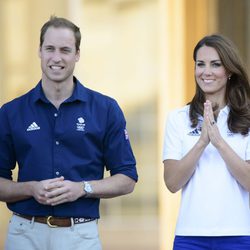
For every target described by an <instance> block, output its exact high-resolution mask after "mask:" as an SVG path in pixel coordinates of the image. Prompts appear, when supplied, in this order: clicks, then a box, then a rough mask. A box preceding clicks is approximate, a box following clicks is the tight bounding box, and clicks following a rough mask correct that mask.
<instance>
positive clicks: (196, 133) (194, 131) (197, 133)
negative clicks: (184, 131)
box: [188, 128, 201, 136]
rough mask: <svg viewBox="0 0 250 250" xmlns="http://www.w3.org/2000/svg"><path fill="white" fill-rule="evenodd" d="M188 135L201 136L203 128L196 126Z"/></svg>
mask: <svg viewBox="0 0 250 250" xmlns="http://www.w3.org/2000/svg"><path fill="white" fill-rule="evenodd" d="M188 135H191V136H200V135H201V128H196V129H194V130H193V131H190V132H189V133H188Z"/></svg>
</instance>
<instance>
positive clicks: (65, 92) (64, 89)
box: [42, 79, 74, 109]
mask: <svg viewBox="0 0 250 250" xmlns="http://www.w3.org/2000/svg"><path fill="white" fill-rule="evenodd" d="M42 88H43V91H44V94H45V96H46V97H47V99H48V100H49V101H50V102H51V103H52V104H53V105H54V106H55V107H56V108H57V109H59V107H60V105H61V104H62V103H63V102H64V101H65V100H66V99H68V98H69V97H70V96H71V95H72V93H73V90H74V82H73V79H72V81H64V82H51V81H47V80H44V79H42Z"/></svg>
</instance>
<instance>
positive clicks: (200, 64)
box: [196, 62, 205, 67]
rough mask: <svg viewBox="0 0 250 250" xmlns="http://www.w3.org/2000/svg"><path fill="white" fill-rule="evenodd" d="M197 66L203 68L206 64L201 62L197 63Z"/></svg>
mask: <svg viewBox="0 0 250 250" xmlns="http://www.w3.org/2000/svg"><path fill="white" fill-rule="evenodd" d="M196 65H197V66H198V67H203V66H204V65H205V64H204V63H201V62H198V63H196Z"/></svg>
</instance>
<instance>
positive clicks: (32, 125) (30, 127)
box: [26, 122, 40, 131]
mask: <svg viewBox="0 0 250 250" xmlns="http://www.w3.org/2000/svg"><path fill="white" fill-rule="evenodd" d="M39 129H40V127H39V126H38V125H37V124H36V123H35V122H32V123H31V124H30V125H29V127H28V128H27V129H26V131H34V130H39Z"/></svg>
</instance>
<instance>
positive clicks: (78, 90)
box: [32, 77, 87, 103]
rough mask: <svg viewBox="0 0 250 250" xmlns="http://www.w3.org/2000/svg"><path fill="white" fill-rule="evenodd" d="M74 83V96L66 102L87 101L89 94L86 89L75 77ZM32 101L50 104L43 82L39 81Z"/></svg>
mask: <svg viewBox="0 0 250 250" xmlns="http://www.w3.org/2000/svg"><path fill="white" fill-rule="evenodd" d="M73 81H74V83H75V88H74V91H73V93H72V95H71V96H70V97H69V98H68V99H67V100H66V101H65V102H74V101H82V102H86V101H87V93H86V88H85V87H84V86H83V85H82V84H81V83H80V81H79V80H78V79H77V78H76V77H73ZM32 92H33V93H32V101H33V102H37V101H38V100H41V101H43V102H46V103H49V100H48V99H47V98H46V96H45V94H44V92H43V88H42V80H40V81H39V83H38V84H37V86H36V87H35V88H34V89H33V91H32Z"/></svg>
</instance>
